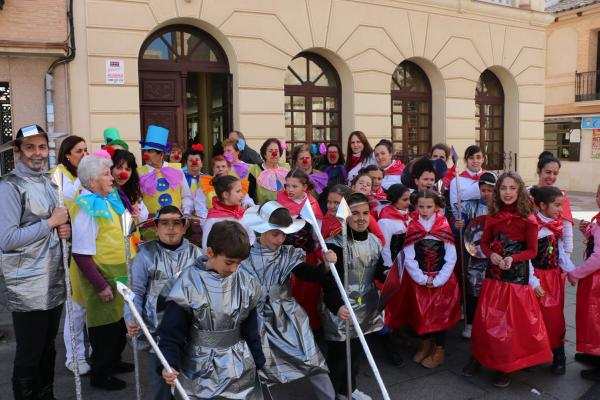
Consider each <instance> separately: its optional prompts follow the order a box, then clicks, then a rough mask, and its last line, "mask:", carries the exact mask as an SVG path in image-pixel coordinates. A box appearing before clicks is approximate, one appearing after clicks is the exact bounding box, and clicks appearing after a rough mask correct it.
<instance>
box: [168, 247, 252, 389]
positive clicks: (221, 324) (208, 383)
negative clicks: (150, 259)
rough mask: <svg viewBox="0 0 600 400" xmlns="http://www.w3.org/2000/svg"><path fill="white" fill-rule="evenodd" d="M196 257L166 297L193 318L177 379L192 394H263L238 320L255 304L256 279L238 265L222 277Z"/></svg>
mask: <svg viewBox="0 0 600 400" xmlns="http://www.w3.org/2000/svg"><path fill="white" fill-rule="evenodd" d="M205 261H206V258H201V259H200V260H198V262H197V263H196V266H194V267H192V268H187V269H186V270H184V271H183V272H182V273H181V275H180V277H179V278H178V279H177V280H176V281H175V283H174V285H173V288H172V289H171V292H170V294H169V297H168V300H171V301H174V302H175V303H177V304H178V305H179V306H180V307H182V308H183V309H185V310H187V311H188V312H189V313H190V315H191V319H192V327H191V329H190V332H189V333H188V341H187V343H186V345H185V348H184V352H183V355H182V359H181V367H180V368H181V371H180V372H181V374H180V375H179V376H180V380H181V384H182V385H183V387H184V388H185V390H186V392H187V394H188V395H189V396H190V397H191V398H193V399H262V392H261V389H260V385H259V384H258V379H257V375H256V366H255V364H254V359H253V357H252V353H251V352H250V348H249V347H248V344H247V343H246V341H245V340H244V339H243V338H242V337H241V336H240V327H241V324H242V322H243V321H244V320H245V319H246V318H247V317H248V315H249V314H250V312H251V311H252V310H253V309H254V308H255V307H256V304H257V303H258V301H259V299H260V295H261V289H260V285H259V283H258V282H257V281H256V280H255V279H254V278H252V277H251V276H250V275H248V274H247V273H245V272H244V271H242V270H241V269H239V270H238V271H237V272H235V273H233V274H231V275H229V276H228V277H225V278H224V277H222V276H220V275H219V274H217V273H216V272H213V271H207V270H206V269H205V266H204V263H205Z"/></svg>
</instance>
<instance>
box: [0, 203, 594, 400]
mask: <svg viewBox="0 0 600 400" xmlns="http://www.w3.org/2000/svg"><path fill="white" fill-rule="evenodd" d="M570 199H571V205H572V207H573V210H574V212H575V216H576V218H585V219H587V220H589V219H590V218H591V216H593V215H594V214H595V213H596V212H597V211H596V210H597V207H596V205H595V201H594V197H592V196H591V195H589V194H584V193H573V194H570ZM576 235H577V236H576V244H577V247H576V249H575V252H574V261H575V262H576V263H579V262H580V261H581V257H582V252H583V248H582V245H581V235H580V234H579V232H578V231H577V233H576ZM565 315H566V318H567V324H568V326H567V329H568V331H567V344H566V351H567V358H568V365H567V374H566V375H565V376H562V377H556V376H554V375H552V374H551V373H550V371H549V367H548V366H547V365H542V366H538V367H535V368H531V369H528V370H526V371H520V372H518V373H516V374H514V379H513V382H512V384H511V386H510V387H509V388H507V389H496V388H494V387H493V386H492V385H491V377H492V375H491V373H490V372H489V371H484V372H482V373H481V374H480V375H478V376H476V377H473V378H464V377H462V376H461V374H460V371H461V369H462V367H463V366H464V365H465V363H466V362H467V360H468V357H469V342H468V341H467V340H464V339H462V338H461V337H460V330H459V328H458V327H457V328H455V329H454V330H452V331H451V332H450V334H449V337H448V349H447V357H446V362H445V363H444V365H443V366H442V367H440V368H438V369H436V370H433V371H431V370H426V369H425V368H422V367H421V366H419V365H416V364H414V363H412V361H410V358H411V356H412V353H413V352H414V348H413V347H410V346H406V347H402V353H403V354H404V356H405V359H406V360H407V361H406V365H405V366H404V367H402V368H396V367H393V366H392V365H390V364H389V363H388V362H387V358H386V356H385V354H384V352H383V350H382V349H381V347H380V346H379V343H378V342H377V340H376V338H371V340H370V343H371V347H372V351H373V353H374V356H375V359H376V362H377V364H378V365H379V368H380V370H381V373H382V376H383V380H384V382H385V383H386V386H387V388H388V390H389V393H390V396H391V398H392V399H406V400H412V399H415V400H434V399H451V400H455V399H456V400H459V399H465V400H466V399H477V400H479V399H486V400H488V399H489V400H493V399H534V400H535V399H540V400H542V399H543V400H545V399H560V400H574V399H584V400H592V399H600V385H593V384H592V383H591V382H588V381H584V380H583V379H581V378H580V377H579V371H581V369H583V368H584V366H582V365H580V364H578V363H576V362H574V361H573V354H574V353H575V288H573V287H571V286H568V288H567V294H566V306H565ZM0 329H2V330H4V331H6V332H7V336H6V337H5V338H4V339H3V340H2V341H0V360H1V361H0V387H2V389H1V390H0V399H2V400H4V399H6V400H8V399H11V398H12V395H11V392H10V387H11V386H10V376H11V371H12V359H13V355H14V345H15V342H14V337H13V334H12V331H11V321H10V315H9V314H8V313H7V312H5V311H0ZM57 348H58V351H59V356H58V359H57V364H56V365H57V366H56V385H57V388H56V396H57V398H58V399H61V400H63V399H65V400H66V399H74V398H75V396H74V392H73V379H72V375H70V373H69V372H68V371H67V370H66V369H65V368H64V365H63V362H62V360H64V345H63V341H62V333H61V334H60V336H59V338H57ZM125 358H126V359H127V358H128V359H131V353H130V352H129V350H127V352H126V353H125ZM146 374H147V372H146V371H145V369H142V377H143V379H144V382H147V379H146V378H145V377H146ZM125 378H126V379H127V380H128V382H129V386H128V388H127V390H125V391H122V392H117V393H109V392H102V391H98V390H94V389H92V388H91V387H90V386H89V381H88V379H86V378H84V379H83V393H84V399H88V400H92V399H93V400H100V399H114V398H115V397H119V398H120V399H134V398H135V394H134V386H133V376H132V375H128V376H125ZM358 385H359V388H360V389H361V390H363V391H365V392H367V393H369V394H371V395H372V396H373V398H374V399H379V398H381V396H380V394H379V393H378V390H377V385H376V382H375V380H374V379H373V376H372V374H371V372H370V370H369V367H368V365H367V363H366V362H364V363H363V366H362V367H361V372H360V376H359V383H358ZM145 387H147V385H145ZM310 390H311V389H310V387H309V386H308V385H307V383H306V382H305V381H299V382H297V383H294V384H290V385H287V386H286V387H282V388H277V389H274V390H273V391H272V394H273V398H274V399H277V400H280V399H290V400H293V399H302V400H307V399H311V398H313V396H312V393H311V391H310ZM146 393H147V391H146ZM149 398H150V397H149V396H144V399H149Z"/></svg>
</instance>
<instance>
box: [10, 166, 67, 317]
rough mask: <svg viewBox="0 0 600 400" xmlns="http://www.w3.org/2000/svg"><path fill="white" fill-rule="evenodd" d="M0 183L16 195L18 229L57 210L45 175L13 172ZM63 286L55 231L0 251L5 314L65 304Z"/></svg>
mask: <svg viewBox="0 0 600 400" xmlns="http://www.w3.org/2000/svg"><path fill="white" fill-rule="evenodd" d="M19 165H21V164H19ZM1 179H2V181H3V182H5V183H6V184H8V185H9V186H11V187H12V188H14V190H15V191H16V192H17V193H18V194H19V197H20V202H21V219H20V224H19V227H20V228H23V227H27V226H31V225H33V224H35V223H37V222H39V221H41V220H47V219H48V218H50V216H51V215H52V211H53V210H54V208H56V207H58V206H59V204H58V192H57V190H58V188H57V186H56V185H55V184H54V183H52V180H51V179H50V176H49V175H48V174H44V173H42V174H27V173H22V172H20V169H18V168H17V169H15V171H13V172H11V173H10V174H8V175H6V176H4V177H2V178H1ZM4 229H6V228H4ZM64 282H65V275H64V270H63V264H62V250H61V245H60V239H59V237H58V232H57V230H56V229H52V230H50V233H49V234H48V235H47V236H44V237H43V238H41V239H39V240H36V241H34V242H33V243H29V244H27V245H24V246H21V247H19V248H16V249H12V250H8V251H2V250H0V290H3V291H4V296H3V297H4V298H5V299H6V306H7V308H8V310H9V311H12V312H27V311H35V310H49V309H52V308H55V307H57V306H59V305H61V304H62V303H64V301H65V283H64Z"/></svg>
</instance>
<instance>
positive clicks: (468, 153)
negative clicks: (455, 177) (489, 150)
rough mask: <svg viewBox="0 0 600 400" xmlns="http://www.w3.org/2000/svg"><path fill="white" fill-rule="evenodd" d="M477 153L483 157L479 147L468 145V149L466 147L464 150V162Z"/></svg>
mask: <svg viewBox="0 0 600 400" xmlns="http://www.w3.org/2000/svg"><path fill="white" fill-rule="evenodd" d="M477 153H481V154H483V155H485V154H484V153H483V150H481V147H479V146H477V145H475V144H472V145H470V146H469V147H467V148H466V149H465V161H466V160H468V159H469V157H471V156H474V155H475V154H477Z"/></svg>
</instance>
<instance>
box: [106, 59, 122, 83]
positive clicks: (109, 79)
mask: <svg viewBox="0 0 600 400" xmlns="http://www.w3.org/2000/svg"><path fill="white" fill-rule="evenodd" d="M106 83H107V84H109V85H124V84H125V61H123V60H106Z"/></svg>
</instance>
